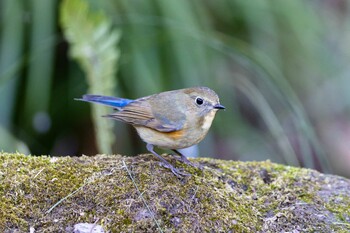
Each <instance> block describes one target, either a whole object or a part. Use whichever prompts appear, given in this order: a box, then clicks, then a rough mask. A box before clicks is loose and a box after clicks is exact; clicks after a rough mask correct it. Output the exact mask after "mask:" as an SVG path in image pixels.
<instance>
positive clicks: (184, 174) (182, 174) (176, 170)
mask: <svg viewBox="0 0 350 233" xmlns="http://www.w3.org/2000/svg"><path fill="white" fill-rule="evenodd" d="M159 164H160V165H161V166H163V167H165V168H168V169H170V171H171V172H172V173H173V174H174V175H175V176H177V177H179V178H183V177H184V176H191V174H189V173H186V172H183V171H181V170H180V169H177V168H175V167H174V166H173V165H171V164H170V163H164V162H160V163H159Z"/></svg>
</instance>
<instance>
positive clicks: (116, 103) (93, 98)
mask: <svg viewBox="0 0 350 233" xmlns="http://www.w3.org/2000/svg"><path fill="white" fill-rule="evenodd" d="M75 100H81V101H86V102H92V103H98V104H104V105H107V106H111V107H115V108H122V107H125V106H126V105H128V104H130V103H131V102H133V100H130V99H123V98H118V97H112V96H103V95H83V98H81V99H75Z"/></svg>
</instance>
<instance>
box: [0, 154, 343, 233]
mask: <svg viewBox="0 0 350 233" xmlns="http://www.w3.org/2000/svg"><path fill="white" fill-rule="evenodd" d="M165 157H166V159H167V160H168V161H170V162H171V163H172V164H174V165H175V166H176V167H178V168H183V169H184V170H185V171H186V172H188V173H191V174H192V175H191V176H190V177H185V178H183V179H179V178H177V177H176V176H174V175H173V174H172V173H171V172H170V171H169V170H168V169H166V168H163V167H161V166H159V163H158V161H157V160H156V158H155V157H154V156H152V155H139V156H136V157H122V156H119V155H108V156H107V155H97V156H94V157H86V156H83V157H60V158H58V157H52V158H50V157H45V156H40V157H34V156H25V155H21V154H6V153H3V154H0V208H1V210H0V232H73V231H74V226H76V224H79V223H90V224H92V225H95V226H97V225H98V226H99V227H101V230H102V229H103V231H104V232H350V181H349V180H348V179H345V178H342V177H339V176H334V175H325V174H321V173H319V172H316V171H314V170H309V169H300V168H295V167H289V166H284V165H279V164H274V163H271V162H268V161H267V162H234V161H222V160H215V159H204V158H202V159H195V160H192V161H193V162H195V163H200V164H201V165H202V166H203V167H204V168H203V170H198V169H195V168H193V167H189V166H187V165H184V164H182V163H180V162H178V161H177V160H176V159H175V157H174V156H170V155H169V156H165Z"/></svg>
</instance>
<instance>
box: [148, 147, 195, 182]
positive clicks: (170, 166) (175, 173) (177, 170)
mask: <svg viewBox="0 0 350 233" xmlns="http://www.w3.org/2000/svg"><path fill="white" fill-rule="evenodd" d="M146 148H147V150H148V151H149V152H151V153H152V154H154V155H155V156H157V158H158V159H160V160H161V161H162V162H161V165H162V166H163V167H166V168H169V169H170V170H171V172H172V173H174V175H176V176H177V177H179V178H182V176H189V175H190V174H188V173H185V172H181V171H180V170H179V169H176V168H175V167H174V166H173V165H171V164H170V163H169V162H168V161H166V160H165V159H164V158H163V157H162V156H160V155H159V154H157V153H156V152H155V151H154V149H153V145H152V144H147V145H146Z"/></svg>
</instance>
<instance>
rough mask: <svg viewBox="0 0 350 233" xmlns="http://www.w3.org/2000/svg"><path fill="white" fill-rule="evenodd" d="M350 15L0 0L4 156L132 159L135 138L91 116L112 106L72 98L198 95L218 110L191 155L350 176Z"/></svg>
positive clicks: (301, 9)
mask: <svg viewBox="0 0 350 233" xmlns="http://www.w3.org/2000/svg"><path fill="white" fill-rule="evenodd" d="M42 9H45V10H42ZM56 9H57V12H56ZM348 9H350V7H349V3H347V2H346V1H343V0H340V1H336V2H334V1H302V0H287V1H277V2H276V1H268V0H261V1H258V2H257V1H246V0H218V1H210V0H190V1H188V0H176V1H164V0H154V1H141V0H119V1H113V0H104V1H92V0H79V1H78V0H65V1H45V0H38V1H19V0H13V1H10V0H4V1H0V17H1V19H2V20H1V21H0V96H1V97H3V98H0V107H1V111H0V122H1V125H2V129H4V130H2V131H1V132H2V133H1V135H4V136H0V149H6V150H10V151H15V150H18V149H20V147H18V145H20V143H19V144H18V143H17V142H24V143H25V145H26V146H27V147H28V148H29V150H30V151H31V153H33V154H74V155H80V154H95V153H96V152H97V151H99V152H101V153H107V152H111V151H112V149H111V148H112V144H113V145H117V150H115V149H114V150H113V152H114V153H116V152H118V153H122V154H129V155H134V154H137V153H140V152H143V151H145V148H144V145H143V144H142V142H141V141H140V140H139V139H138V138H137V136H136V135H135V133H134V131H133V130H132V128H131V127H129V126H126V125H124V124H120V123H115V124H116V129H117V130H116V131H115V132H112V124H113V121H111V120H107V119H103V118H101V117H100V116H101V115H105V114H107V113H110V112H111V111H113V110H111V109H109V110H108V109H107V108H105V107H103V106H102V107H100V106H95V105H90V104H86V103H81V102H77V101H74V100H73V99H74V98H77V97H80V96H81V95H82V94H85V93H93V94H103V95H113V96H121V97H126V98H138V97H142V96H146V95H149V94H153V93H156V92H161V91H165V90H171V89H177V88H183V87H190V86H197V85H201V86H209V87H210V88H212V89H213V90H215V91H216V92H217V93H218V94H219V96H220V99H221V102H222V104H223V105H225V106H226V107H227V109H226V111H225V112H220V114H217V117H216V119H215V121H214V123H213V126H212V129H211V130H210V133H209V135H208V136H207V137H206V139H205V140H204V141H203V142H201V143H200V144H199V151H200V153H199V154H200V156H220V158H225V159H240V160H264V159H267V158H268V159H271V160H272V161H274V162H280V163H287V164H292V165H300V166H305V167H312V168H317V169H320V170H323V171H328V172H330V171H331V170H332V169H338V168H337V167H336V165H337V166H343V171H341V170H338V171H337V172H339V173H343V174H348V172H349V169H348V167H349V164H350V159H348V158H349V153H348V151H349V150H350V149H349V145H348V143H347V142H348V141H349V140H348V137H349V136H348V134H349V133H348V132H349V129H350V124H349V123H348V119H349V112H350V111H349V109H350V108H349V107H350V95H349V93H350V92H349V90H348V89H349V86H350V79H349V76H348V74H349V72H350V71H349V66H348V64H349V63H350V56H349V54H350V53H349V50H350V47H349V43H348V41H349V40H350V38H349V36H350V34H349V24H348V23H347V22H350V21H349V18H350V13H349V10H348ZM43 11H44V12H43ZM37 12H42V13H40V14H38V13H37ZM325 19H326V20H325ZM121 32H122V33H123V36H122V37H121V36H120V34H121ZM67 47H68V49H67ZM120 51H122V53H120ZM68 55H70V56H68ZM69 58H73V59H69ZM117 72H118V73H117ZM90 107H91V109H92V113H93V114H92V116H93V117H90V114H89V109H90ZM91 119H92V122H93V125H94V126H95V132H93V131H92V130H91V128H93V127H92V125H91V122H90V120H91ZM44 126H45V127H44ZM94 135H96V139H95V138H94ZM5 138H6V140H5ZM95 145H97V147H96V146H95ZM348 175H350V174H348Z"/></svg>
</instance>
